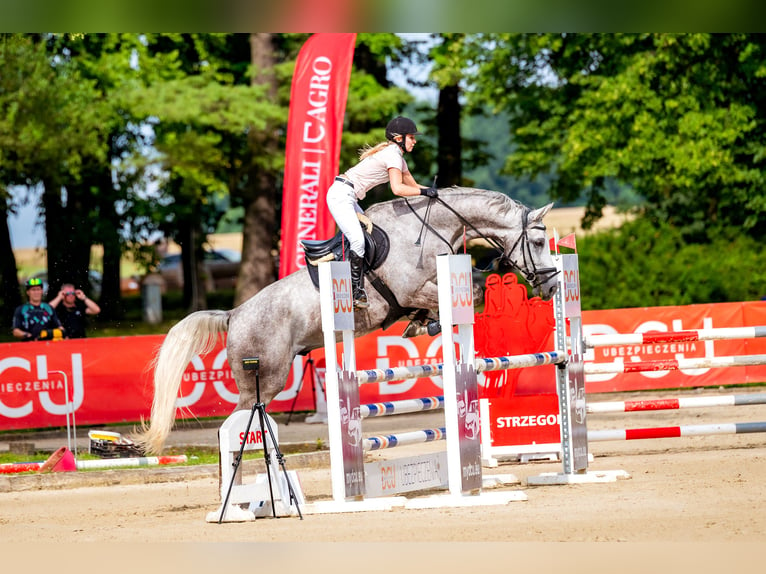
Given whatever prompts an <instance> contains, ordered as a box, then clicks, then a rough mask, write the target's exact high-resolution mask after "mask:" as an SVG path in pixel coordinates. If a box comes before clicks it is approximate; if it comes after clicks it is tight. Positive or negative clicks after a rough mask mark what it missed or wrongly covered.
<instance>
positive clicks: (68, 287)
mask: <svg viewBox="0 0 766 574" xmlns="http://www.w3.org/2000/svg"><path fill="white" fill-rule="evenodd" d="M51 307H53V308H54V309H56V314H57V315H58V318H59V321H61V325H62V326H63V327H64V330H65V333H66V338H67V339H84V338H85V326H86V319H85V316H86V315H98V314H99V313H101V307H99V306H98V304H97V303H96V302H95V301H94V300H93V299H90V298H89V297H87V296H86V295H85V293H83V291H82V289H75V288H74V285H72V284H71V283H64V284H63V285H62V286H61V290H60V291H59V293H58V295H56V298H55V299H53V300H52V301H51Z"/></svg>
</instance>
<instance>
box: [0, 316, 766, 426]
mask: <svg viewBox="0 0 766 574" xmlns="http://www.w3.org/2000/svg"><path fill="white" fill-rule="evenodd" d="M583 320H584V327H583V330H584V333H585V334H586V335H589V334H602V333H613V332H620V333H638V332H643V331H649V330H654V331H657V330H659V331H663V330H667V331H679V330H686V329H701V328H719V327H742V326H761V325H766V302H762V301H758V302H755V301H753V302H747V303H719V304H710V305H689V306H684V307H644V308H637V309H619V310H612V311H585V312H584V313H583ZM405 326H406V322H398V323H396V324H395V325H393V326H392V327H391V328H389V329H387V330H386V331H376V332H374V333H371V334H369V335H366V336H364V337H360V338H358V339H356V341H355V347H356V355H357V357H356V362H357V367H358V368H359V369H386V368H389V367H400V366H413V365H422V364H426V363H429V364H432V363H440V362H441V361H442V348H441V337H428V336H421V337H414V338H410V339H403V338H402V337H401V334H402V331H403V330H404V327H405ZM492 332H495V331H492ZM163 339H164V336H163V335H149V336H136V337H105V338H89V339H77V340H65V341H57V342H52V341H45V342H34V343H3V344H0V431H4V430H15V429H28V428H46V427H62V426H65V425H66V415H67V412H68V411H67V404H69V405H71V407H70V409H69V412H70V413H71V412H72V409H73V410H74V418H75V421H76V423H77V425H78V426H82V425H97V424H112V423H120V422H136V421H140V420H141V418H144V419H146V418H148V417H149V412H150V409H151V398H152V392H153V390H152V378H151V377H152V372H151V360H152V358H153V357H154V353H155V351H156V350H157V348H158V347H159V345H160V344H161V343H162V341H163ZM552 349H553V336H552V335H551V340H550V342H549V343H548V344H547V346H546V347H545V348H544V349H543V350H552ZM506 351H507V349H504V350H503V352H506ZM339 354H340V352H339ZM753 354H766V339H746V340H729V341H706V342H694V343H676V344H667V346H666V345H664V344H663V345H657V344H652V345H623V346H612V347H603V348H599V349H595V350H590V351H588V352H587V353H586V355H585V360H586V361H587V362H613V361H615V360H618V359H620V360H624V361H626V362H628V361H634V360H651V359H668V358H678V357H677V356H678V355H682V356H683V357H687V358H693V357H712V356H715V357H722V356H730V355H753ZM311 356H312V359H313V361H314V366H315V367H316V375H317V376H318V377H319V379H320V382H323V380H324V368H325V362H324V351H323V350H321V349H319V350H317V351H314V352H312V353H311ZM305 367H306V363H305V358H302V357H298V358H297V359H296V361H295V362H294V363H293V369H292V371H291V373H290V376H289V377H288V379H287V382H286V385H285V388H284V390H283V391H282V392H281V393H280V394H279V395H277V397H276V398H275V400H274V401H272V402H271V403H270V404H269V411H271V412H289V411H291V410H296V411H312V410H314V408H315V404H314V396H313V391H312V388H313V381H312V380H310V376H311V375H312V374H313V371H312V370H310V369H305ZM478 379H479V386H480V389H479V390H480V395H481V396H485V395H486V391H487V390H488V389H489V390H492V387H493V382H492V380H490V379H488V378H486V377H485V376H484V374H483V373H482V374H479V377H478ZM762 381H766V366H751V367H730V368H722V369H694V370H690V371H667V372H648V373H626V374H622V373H621V374H615V375H587V376H586V391H587V392H588V393H598V392H612V391H629V390H648V389H665V388H678V387H697V386H713V385H715V386H718V385H732V384H741V383H748V382H762ZM532 389H534V392H532ZM516 391H517V393H516V396H517V398H524V397H523V396H522V397H519V395H526V396H534V395H541V394H555V392H556V386H555V367H553V366H546V367H533V368H528V369H522V370H521V376H520V377H519V380H518V384H517V386H516ZM442 392H443V391H442V380H441V377H424V378H420V379H407V380H403V381H391V382H381V383H374V384H366V385H362V387H361V388H360V389H359V398H360V401H361V402H362V403H378V402H385V401H394V400H401V399H409V398H418V397H427V396H434V395H441V394H442ZM237 398H238V391H237V387H236V384H235V383H234V379H233V378H232V376H231V370H230V369H229V366H228V362H227V359H226V350H225V348H223V347H220V346H219V347H218V348H216V349H214V350H213V351H212V352H211V353H209V354H207V355H204V356H201V357H195V358H194V359H193V360H192V361H191V362H190V363H189V365H188V366H187V369H186V372H185V374H184V380H183V383H182V385H181V392H180V397H179V399H178V402H177V405H178V407H179V409H178V412H177V416H178V418H192V417H198V418H205V417H225V416H228V415H229V414H231V412H232V410H233V409H234V406H235V405H236V402H237Z"/></svg>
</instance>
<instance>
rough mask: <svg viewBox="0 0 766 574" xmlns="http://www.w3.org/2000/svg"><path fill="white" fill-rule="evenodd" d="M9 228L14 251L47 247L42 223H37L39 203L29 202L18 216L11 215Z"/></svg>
mask: <svg viewBox="0 0 766 574" xmlns="http://www.w3.org/2000/svg"><path fill="white" fill-rule="evenodd" d="M8 226H9V228H10V231H11V247H12V248H13V249H27V248H30V247H45V233H44V230H43V227H42V223H38V222H37V201H32V202H29V204H28V205H26V206H23V207H22V208H21V209H19V211H18V213H17V214H16V215H11V216H10V217H9V218H8Z"/></svg>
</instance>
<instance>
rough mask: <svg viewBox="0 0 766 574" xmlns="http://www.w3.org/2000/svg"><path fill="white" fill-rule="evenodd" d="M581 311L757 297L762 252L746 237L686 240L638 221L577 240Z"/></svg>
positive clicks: (764, 264)
mask: <svg viewBox="0 0 766 574" xmlns="http://www.w3.org/2000/svg"><path fill="white" fill-rule="evenodd" d="M578 249H579V259H580V269H581V273H580V285H581V290H582V302H583V308H584V309H619V308H625V307H652V306H662V305H692V304H697V303H722V302H727V301H747V300H758V299H760V298H761V297H763V296H766V253H764V251H763V249H762V247H761V245H760V244H759V243H758V242H757V241H755V240H754V239H752V238H750V237H748V236H747V235H744V234H742V235H740V236H739V237H735V238H728V237H718V238H715V239H714V240H713V241H711V242H710V243H709V244H706V245H701V244H694V243H688V242H686V241H685V240H684V237H683V234H682V233H681V232H680V231H679V230H678V229H676V228H674V227H672V226H670V225H667V224H664V223H660V222H657V221H650V220H648V219H645V218H644V219H637V220H635V221H630V222H627V223H625V224H624V225H623V226H622V227H621V228H619V229H613V230H609V231H605V232H600V233H597V234H593V235H588V236H586V237H584V238H581V239H579V240H578Z"/></svg>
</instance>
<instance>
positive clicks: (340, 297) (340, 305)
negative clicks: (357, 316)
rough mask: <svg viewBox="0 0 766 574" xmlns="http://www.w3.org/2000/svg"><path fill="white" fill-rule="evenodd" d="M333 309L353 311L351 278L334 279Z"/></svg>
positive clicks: (342, 311)
mask: <svg viewBox="0 0 766 574" xmlns="http://www.w3.org/2000/svg"><path fill="white" fill-rule="evenodd" d="M332 296H333V301H332V302H333V310H334V311H335V313H351V312H352V310H353V306H354V305H353V302H352V299H351V279H335V278H333V280H332Z"/></svg>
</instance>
